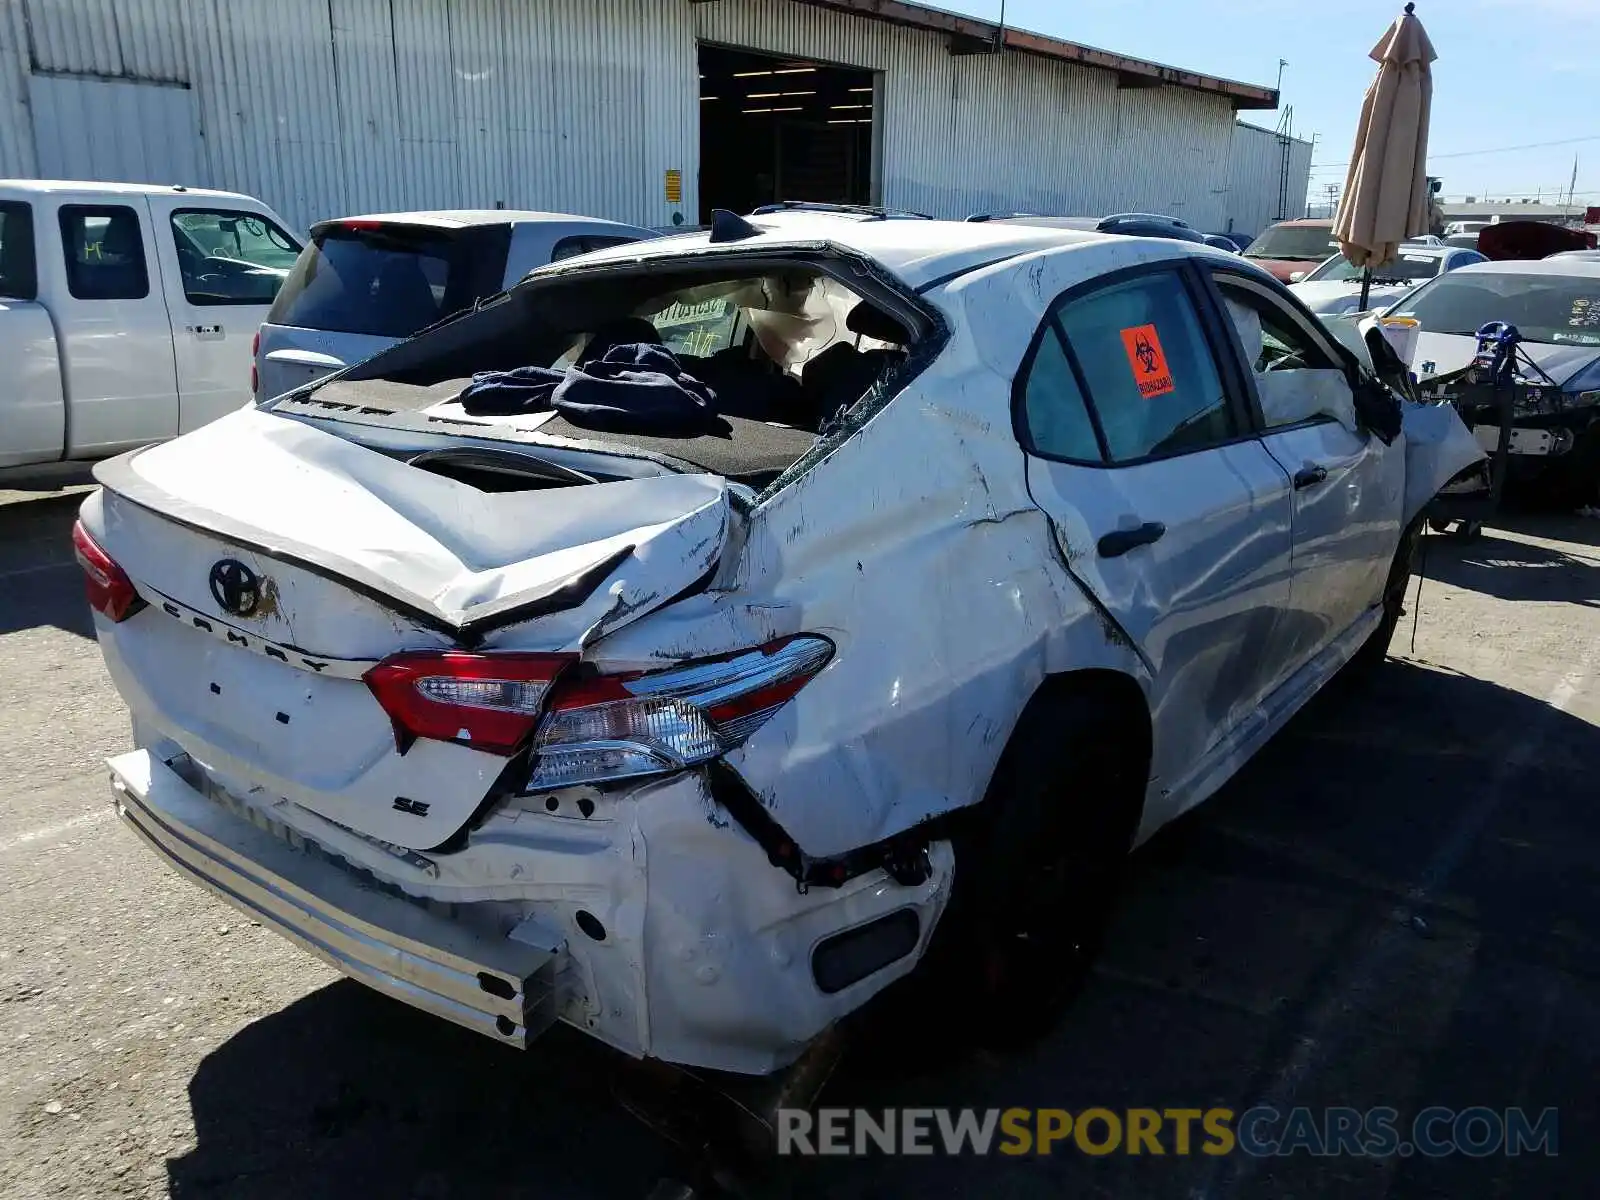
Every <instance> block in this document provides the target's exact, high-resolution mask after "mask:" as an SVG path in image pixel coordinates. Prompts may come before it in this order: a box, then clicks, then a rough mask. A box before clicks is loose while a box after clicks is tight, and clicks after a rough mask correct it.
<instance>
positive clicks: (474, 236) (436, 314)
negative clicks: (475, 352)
mask: <svg viewBox="0 0 1600 1200" xmlns="http://www.w3.org/2000/svg"><path fill="white" fill-rule="evenodd" d="M509 237H510V232H509V229H508V228H507V227H505V226H484V227H469V228H466V229H438V228H433V227H427V226H414V225H384V224H371V225H369V224H366V223H361V224H355V223H352V224H350V225H336V226H332V227H325V228H322V229H319V230H317V231H316V232H314V233H313V234H312V238H311V244H310V245H308V246H307V247H306V248H305V250H304V251H302V252H301V254H300V257H299V259H298V260H297V261H296V262H295V265H294V267H293V268H292V269H291V270H290V272H289V277H288V278H287V279H286V280H284V283H283V288H282V290H281V291H279V293H278V298H277V300H276V301H274V303H273V305H272V311H271V312H270V313H269V314H268V315H267V320H268V321H269V322H270V323H271V324H274V325H292V326H299V327H301V328H306V329H327V330H332V331H335V332H339V333H361V334H372V335H376V336H379V337H396V338H400V337H409V336H410V335H411V334H413V333H416V332H417V330H419V329H422V328H423V327H425V326H428V325H432V324H433V323H434V322H436V321H439V320H441V319H442V318H444V317H447V316H450V315H451V314H452V313H456V312H459V311H461V310H462V309H465V308H470V307H471V306H472V304H473V302H474V301H476V300H479V299H481V298H483V297H485V296H490V295H493V294H495V293H496V292H498V291H500V286H501V274H502V272H503V271H504V270H505V262H506V245H507V242H508V240H509Z"/></svg>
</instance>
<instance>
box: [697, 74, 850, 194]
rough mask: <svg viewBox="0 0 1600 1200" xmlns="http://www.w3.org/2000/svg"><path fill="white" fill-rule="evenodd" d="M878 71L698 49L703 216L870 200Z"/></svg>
mask: <svg viewBox="0 0 1600 1200" xmlns="http://www.w3.org/2000/svg"><path fill="white" fill-rule="evenodd" d="M874 95H875V89H874V82H873V73H872V72H871V71H861V70H854V69H851V68H849V67H834V66H829V65H828V64H826V63H820V62H811V61H808V60H803V59H791V58H776V57H773V56H771V55H766V54H757V53H755V52H753V51H750V50H733V49H729V48H727V47H724V46H706V45H702V46H701V47H700V220H701V221H702V222H707V221H710V220H711V210H712V209H713V208H727V209H732V210H733V211H734V212H737V213H747V212H749V211H750V210H751V209H753V208H756V207H757V206H759V205H762V204H772V203H774V202H776V201H779V200H820V201H824V202H827V203H831V204H871V203H873V199H874V194H875V193H874V188H873V140H872V134H873V130H874V128H875V126H874V124H873V122H874V119H875V117H876V115H877V114H876V106H875V104H874Z"/></svg>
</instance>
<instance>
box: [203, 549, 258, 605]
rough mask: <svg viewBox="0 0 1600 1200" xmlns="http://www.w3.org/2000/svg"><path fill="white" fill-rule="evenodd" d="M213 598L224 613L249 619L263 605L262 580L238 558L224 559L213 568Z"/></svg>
mask: <svg viewBox="0 0 1600 1200" xmlns="http://www.w3.org/2000/svg"><path fill="white" fill-rule="evenodd" d="M211 596H212V598H213V599H214V600H216V602H217V603H218V604H219V605H221V606H222V610H223V611H224V612H230V613H232V614H233V615H234V616H236V617H248V616H249V615H250V614H251V613H253V612H255V610H256V607H257V606H258V605H259V604H260V603H261V580H260V579H258V578H257V577H256V573H255V572H254V571H252V570H251V569H250V568H249V567H247V566H245V565H244V564H243V563H242V562H240V561H239V560H238V559H236V558H224V559H223V560H221V561H220V562H218V563H216V564H215V565H214V566H213V567H212V568H211Z"/></svg>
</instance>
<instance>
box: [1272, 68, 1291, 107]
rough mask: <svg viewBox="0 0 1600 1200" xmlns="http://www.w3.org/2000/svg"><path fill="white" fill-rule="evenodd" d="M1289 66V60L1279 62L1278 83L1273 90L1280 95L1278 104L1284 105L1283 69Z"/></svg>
mask: <svg viewBox="0 0 1600 1200" xmlns="http://www.w3.org/2000/svg"><path fill="white" fill-rule="evenodd" d="M1288 65H1289V60H1288V59H1287V58H1280V59H1279V60H1278V83H1277V86H1276V87H1274V88H1273V89H1272V90H1273V91H1275V92H1277V93H1278V103H1280V104H1281V103H1283V69H1284V68H1285V67H1287V66H1288Z"/></svg>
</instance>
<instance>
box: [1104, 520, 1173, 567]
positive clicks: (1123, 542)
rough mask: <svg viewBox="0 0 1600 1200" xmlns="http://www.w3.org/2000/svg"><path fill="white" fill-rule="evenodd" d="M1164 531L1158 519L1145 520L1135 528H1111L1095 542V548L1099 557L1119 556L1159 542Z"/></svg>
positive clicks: (1165, 530)
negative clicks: (1098, 552)
mask: <svg viewBox="0 0 1600 1200" xmlns="http://www.w3.org/2000/svg"><path fill="white" fill-rule="evenodd" d="M1166 532H1167V527H1166V526H1165V525H1163V524H1162V523H1161V522H1160V521H1146V522H1145V523H1144V524H1143V525H1140V526H1138V527H1137V528H1135V529H1114V530H1112V531H1111V532H1110V533H1108V534H1106V535H1105V536H1104V537H1102V538H1101V539H1100V540H1099V541H1098V542H1097V543H1095V548H1096V549H1097V550H1099V551H1100V557H1101V558H1121V557H1122V556H1123V555H1124V554H1126V553H1127V552H1128V551H1129V550H1136V549H1138V548H1139V547H1140V546H1148V545H1150V544H1151V543H1152V542H1159V541H1160V540H1161V538H1162V535H1164V534H1165V533H1166Z"/></svg>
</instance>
